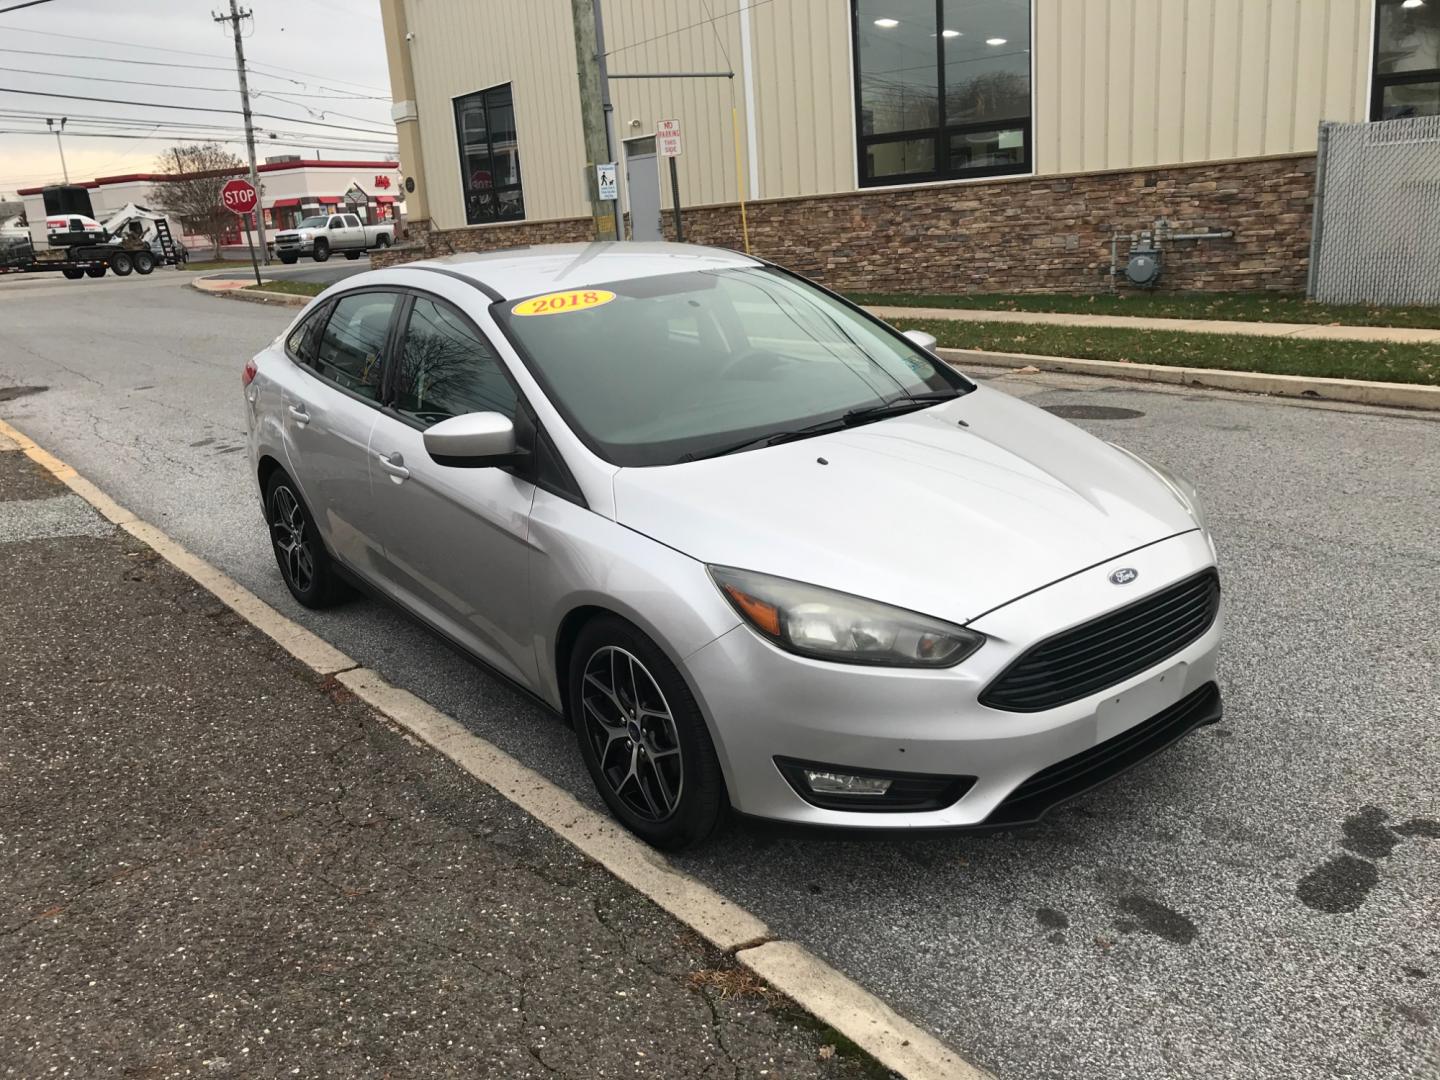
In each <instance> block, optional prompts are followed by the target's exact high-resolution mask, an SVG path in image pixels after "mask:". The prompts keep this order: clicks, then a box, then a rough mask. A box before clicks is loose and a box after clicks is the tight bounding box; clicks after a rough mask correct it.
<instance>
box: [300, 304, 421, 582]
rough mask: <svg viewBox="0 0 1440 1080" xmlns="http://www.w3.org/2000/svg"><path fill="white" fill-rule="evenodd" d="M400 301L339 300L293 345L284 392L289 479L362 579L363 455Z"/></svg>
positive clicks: (366, 480) (366, 491)
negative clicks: (292, 364)
mask: <svg viewBox="0 0 1440 1080" xmlns="http://www.w3.org/2000/svg"><path fill="white" fill-rule="evenodd" d="M400 299H401V297H400V294H398V293H393V292H385V291H367V292H357V293H351V294H350V295H348V296H345V297H342V298H341V299H340V300H339V301H338V302H337V303H336V304H335V305H334V308H333V310H332V311H331V312H330V316H329V318H328V319H327V320H326V321H325V323H324V325H323V327H320V328H318V333H315V334H313V335H312V334H305V335H303V336H302V339H301V340H299V341H296V342H295V348H296V349H298V350H299V355H296V359H298V360H299V361H300V365H301V366H299V367H297V368H296V369H295V370H294V371H293V372H292V373H291V374H290V376H289V377H288V378H286V379H285V380H284V387H283V390H282V396H283V399H284V405H283V408H284V421H285V436H286V449H287V451H288V455H289V458H290V466H291V475H292V477H293V478H294V480H295V482H296V483H297V484H299V485H300V491H301V494H302V495H304V497H305V502H306V504H307V505H308V506H309V507H310V513H311V515H312V516H313V517H314V519H315V521H316V523H317V524H318V525H319V527H320V532H321V534H322V535H323V536H324V538H325V542H326V543H327V544H328V545H329V547H330V550H331V551H332V552H333V553H334V554H335V555H336V556H337V557H338V558H339V559H340V560H341V561H342V562H344V563H347V564H348V565H350V566H352V567H354V568H355V569H357V570H360V571H363V572H374V570H375V569H376V568H377V566H378V563H379V554H380V547H379V545H378V543H377V542H376V540H375V538H374V534H373V532H372V527H371V518H372V513H371V509H372V508H371V501H370V465H369V455H368V448H369V444H370V431H371V428H373V427H374V425H375V421H376V419H377V418H378V417H379V416H380V408H379V403H380V386H381V373H382V371H383V369H384V365H385V363H386V357H385V349H386V343H387V340H388V337H389V333H390V322H391V319H392V317H393V316H394V314H395V312H396V310H397V308H398V306H399V302H400ZM322 317H323V316H322ZM292 355H293V353H292Z"/></svg>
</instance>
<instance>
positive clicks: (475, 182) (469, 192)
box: [455, 85, 525, 225]
mask: <svg viewBox="0 0 1440 1080" xmlns="http://www.w3.org/2000/svg"><path fill="white" fill-rule="evenodd" d="M455 135H456V139H457V141H458V142H459V145H460V188H461V190H462V191H463V192H464V197H465V220H466V221H467V222H468V223H469V224H471V225H486V224H489V223H491V222H496V221H519V220H521V219H522V218H524V217H525V200H524V195H523V193H522V191H521V188H520V148H519V144H518V142H517V140H516V137H515V105H514V100H513V99H512V97H511V94H510V87H509V85H505V86H496V87H492V88H491V89H489V90H481V91H480V92H479V93H475V94H467V95H466V96H465V97H460V98H456V99H455Z"/></svg>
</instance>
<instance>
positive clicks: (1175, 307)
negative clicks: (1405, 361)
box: [848, 292, 1440, 330]
mask: <svg viewBox="0 0 1440 1080" xmlns="http://www.w3.org/2000/svg"><path fill="white" fill-rule="evenodd" d="M848 295H849V297H850V299H851V300H853V301H854V302H855V303H857V304H865V305H867V306H870V307H933V308H967V309H971V310H980V311H1050V312H1059V313H1062V314H1071V315H1131V316H1137V317H1142V318H1148V319H1215V320H1218V321H1221V322H1285V323H1315V324H1319V325H1331V324H1336V323H1339V324H1342V325H1346V326H1405V327H1418V328H1421V329H1426V330H1437V329H1440V308H1436V307H1394V308H1392V307H1374V306H1370V305H1350V304H1319V303H1314V302H1312V301H1309V300H1306V299H1305V297H1304V296H1301V295H1297V294H1292V293H1151V292H1121V293H1116V294H1114V295H1111V294H1109V293H1095V294H1082V295H1072V294H1065V293H1034V294H1029V293H1027V294H1021V295H1009V294H1001V293H972V294H965V295H960V296H956V295H953V294H947V295H933V294H904V293H850V294H848Z"/></svg>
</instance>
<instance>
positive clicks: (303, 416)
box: [290, 405, 310, 427]
mask: <svg viewBox="0 0 1440 1080" xmlns="http://www.w3.org/2000/svg"><path fill="white" fill-rule="evenodd" d="M290 415H291V416H292V417H294V419H295V422H296V423H297V424H299V425H300V426H301V427H304V426H305V425H306V424H308V423H309V422H310V414H309V413H308V412H306V411H305V406H304V405H291V406H290Z"/></svg>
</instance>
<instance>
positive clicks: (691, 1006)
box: [0, 439, 878, 1080]
mask: <svg viewBox="0 0 1440 1080" xmlns="http://www.w3.org/2000/svg"><path fill="white" fill-rule="evenodd" d="M0 643H3V645H0V648H3V656H4V662H3V665H0V853H3V859H4V865H5V872H4V873H3V874H0V1076H27V1077H28V1076H44V1075H94V1074H101V1073H104V1074H112V1075H125V1076H146V1077H171V1076H182V1075H187V1076H193V1075H208V1076H217V1077H226V1076H230V1077H241V1076H244V1077H249V1076H272V1075H297V1076H347V1077H349V1076H389V1077H416V1078H421V1077H424V1078H429V1077H440V1076H461V1075H463V1076H472V1077H473V1076H481V1077H496V1078H501V1077H504V1078H507V1080H508V1078H522V1077H555V1076H565V1077H593V1076H611V1077H657V1078H659V1077H663V1078H666V1080H669V1078H674V1077H699V1076H707V1075H714V1076H723V1077H727V1078H728V1077H731V1076H739V1077H759V1076H771V1077H786V1078H789V1077H841V1078H851V1077H869V1076H875V1075H878V1073H877V1072H876V1066H875V1065H874V1063H873V1062H872V1061H870V1060H869V1059H867V1058H864V1057H862V1056H861V1055H859V1054H858V1053H857V1052H854V1051H853V1050H849V1049H847V1048H845V1047H844V1046H843V1045H842V1046H840V1047H837V1046H836V1045H835V1044H834V1043H833V1042H832V1040H831V1038H830V1037H829V1036H828V1034H827V1033H826V1032H825V1031H823V1030H821V1029H819V1027H818V1025H817V1024H815V1022H814V1021H812V1020H810V1019H808V1017H806V1016H805V1015H804V1014H802V1013H800V1012H799V1011H798V1010H796V1009H795V1008H794V1007H793V1006H791V1005H790V1004H789V1003H788V1002H787V1001H785V1000H784V999H782V998H780V997H779V996H778V995H775V994H774V993H773V992H772V991H770V990H768V988H766V987H765V986H764V985H763V984H761V983H760V982H759V981H758V980H756V979H755V978H754V976H752V975H749V974H747V973H744V972H743V970H741V969H738V968H737V967H736V966H735V965H734V963H733V961H732V960H730V959H729V958H728V957H726V956H724V955H722V954H720V953H717V952H715V951H714V950H711V949H709V948H708V947H707V946H705V945H704V944H702V943H701V942H700V941H699V940H698V939H697V938H695V937H694V936H693V935H692V934H689V933H688V932H686V931H685V930H684V929H683V928H682V927H681V926H680V925H679V924H678V923H676V922H674V921H673V920H672V919H671V918H670V917H669V916H668V915H666V914H664V913H663V912H661V911H660V910H659V909H658V908H656V907H655V906H654V905H653V904H651V903H650V902H649V901H647V900H645V899H643V898H641V897H640V896H639V895H638V894H636V893H634V892H633V891H632V890H630V889H629V888H628V887H627V886H625V885H623V884H621V883H620V882H619V881H617V880H616V879H615V878H613V877H612V876H611V875H610V874H608V873H607V872H605V871H604V870H603V869H601V868H599V867H598V866H596V865H595V864H593V863H591V862H589V861H588V860H586V859H585V858H583V857H582V856H581V855H579V854H578V853H577V852H576V851H575V850H574V849H573V848H572V847H570V846H569V845H567V844H565V843H563V842H562V841H560V840H559V839H557V838H556V837H555V836H553V835H552V834H551V833H550V832H548V831H546V830H544V829H543V828H540V827H539V826H537V825H536V823H535V822H534V821H533V820H532V819H530V818H529V817H528V816H527V815H525V814H524V813H523V812H521V811H520V810H518V809H517V808H515V807H514V806H513V805H511V804H510V803H508V802H506V801H505V800H504V799H502V798H501V797H500V796H499V795H497V794H496V793H495V792H494V791H492V790H491V789H490V788H488V787H486V786H484V785H482V784H480V783H478V782H477V781H475V780H473V779H472V778H471V777H469V776H468V775H466V774H464V773H463V772H461V771H460V770H458V769H456V768H455V767H453V766H452V765H451V764H450V763H449V762H448V761H446V760H445V759H443V758H441V757H440V756H439V755H436V754H434V753H432V752H430V751H428V750H425V749H421V748H419V747H417V746H416V745H414V744H413V743H412V742H411V741H409V740H407V739H406V738H404V737H402V736H401V735H399V734H397V733H396V732H395V731H393V730H391V729H390V728H389V727H387V726H386V725H384V724H383V723H381V722H380V721H379V720H378V719H377V717H376V716H375V714H374V713H372V712H371V711H370V710H369V709H368V708H366V707H364V706H362V705H361V704H360V703H359V702H358V701H357V700H355V699H354V698H353V697H351V696H350V695H349V694H348V692H346V691H345V690H344V689H343V688H341V687H339V686H338V685H337V684H336V683H335V682H334V680H333V679H332V680H329V681H327V682H322V681H320V680H319V679H318V678H317V677H316V676H314V675H312V674H311V673H310V672H309V671H308V670H307V669H305V668H303V667H301V666H300V665H299V664H297V663H296V662H294V661H293V660H292V659H291V658H290V657H288V656H287V655H286V654H284V653H283V652H281V651H280V650H279V649H278V648H277V647H276V646H274V645H273V644H272V643H271V642H270V641H269V640H268V639H266V638H264V637H262V636H260V635H259V634H258V633H257V632H256V631H254V630H253V629H251V628H250V627H249V625H248V624H246V623H244V622H243V621H241V620H240V619H239V617H238V616H236V615H235V614H233V613H232V612H231V611H230V610H229V609H228V608H226V607H225V606H224V605H222V604H221V603H220V602H219V601H218V600H216V599H215V597H213V596H212V595H210V594H209V593H207V592H205V591H204V590H202V589H200V588H198V587H197V586H196V585H195V584H194V582H192V581H190V580H189V579H188V578H186V577H184V576H182V575H181V574H179V573H178V572H177V571H175V570H174V569H172V568H171V567H170V566H169V565H168V564H167V563H165V562H163V561H162V560H160V559H159V558H158V557H157V556H156V555H155V553H154V552H153V551H152V550H151V549H149V548H148V547H146V546H145V545H143V544H142V543H140V542H139V541H138V540H136V539H134V538H133V537H131V536H129V535H128V534H126V533H124V532H121V531H118V530H116V529H115V528H113V527H112V526H111V525H109V523H107V522H106V521H104V520H103V519H102V518H100V517H99V516H98V515H97V514H95V512H94V511H93V510H91V509H90V507H89V506H88V505H87V504H86V503H85V502H83V501H82V500H81V499H80V498H79V497H78V496H76V495H73V494H71V493H69V491H68V489H66V488H64V487H61V486H60V485H59V484H57V483H56V481H55V480H53V479H52V478H51V477H50V476H49V474H47V473H44V472H42V471H41V470H40V469H39V468H38V467H37V466H35V465H34V464H32V463H31V462H30V461H29V459H27V458H26V457H25V456H24V455H22V454H20V453H18V452H15V451H14V448H13V447H12V446H9V445H8V444H6V443H5V442H4V440H3V439H0Z"/></svg>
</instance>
